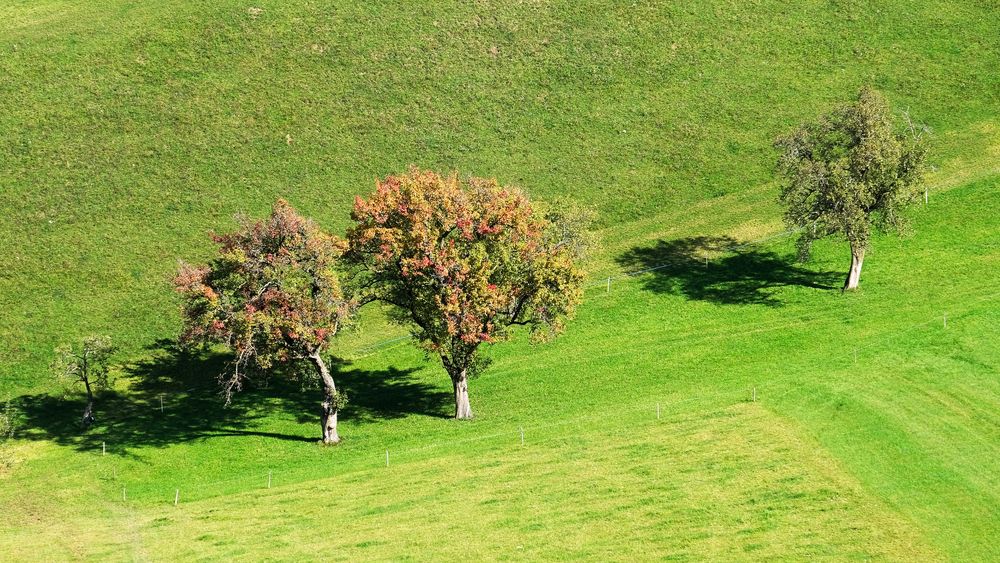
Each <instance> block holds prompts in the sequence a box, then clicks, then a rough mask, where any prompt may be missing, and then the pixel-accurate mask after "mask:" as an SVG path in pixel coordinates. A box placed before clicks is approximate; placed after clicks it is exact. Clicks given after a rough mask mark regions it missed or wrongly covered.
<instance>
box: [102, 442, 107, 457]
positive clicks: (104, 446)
mask: <svg viewBox="0 0 1000 563" xmlns="http://www.w3.org/2000/svg"><path fill="white" fill-rule="evenodd" d="M101 455H108V446H107V444H106V443H105V442H101Z"/></svg>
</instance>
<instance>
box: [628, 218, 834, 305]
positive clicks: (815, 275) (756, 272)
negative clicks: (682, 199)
mask: <svg viewBox="0 0 1000 563" xmlns="http://www.w3.org/2000/svg"><path fill="white" fill-rule="evenodd" d="M706 259H707V261H706ZM617 261H618V263H619V264H620V265H621V266H623V267H624V268H627V269H629V270H635V271H638V270H647V269H653V268H655V269H653V270H652V271H651V272H649V274H647V277H646V278H645V287H646V289H648V290H650V291H653V292H656V293H671V294H675V295H683V296H685V297H687V298H688V299H693V300H699V301H708V302H711V303H719V304H729V305H748V304H758V305H767V306H772V307H777V306H780V305H781V301H780V300H779V299H777V298H776V297H775V295H774V290H775V289H777V288H780V287H784V286H801V287H811V288H816V289H834V288H835V287H836V286H835V285H831V284H836V283H837V280H838V278H839V276H840V275H839V274H838V273H836V272H814V271H811V270H808V269H805V268H802V267H799V266H796V265H794V264H793V263H791V262H790V260H788V259H786V258H784V257H782V256H779V255H778V254H775V253H774V252H770V251H765V250H760V249H757V248H754V247H753V246H750V245H740V244H739V243H737V241H736V240H735V239H732V238H730V237H708V236H700V237H688V238H682V239H676V240H671V241H663V240H661V241H658V242H656V244H654V245H652V246H645V247H635V248H633V249H631V250H629V251H628V252H626V253H624V254H623V255H621V256H619V257H618V260H617Z"/></svg>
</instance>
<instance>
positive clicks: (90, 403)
mask: <svg viewBox="0 0 1000 563" xmlns="http://www.w3.org/2000/svg"><path fill="white" fill-rule="evenodd" d="M114 352H115V348H114V346H112V345H111V337H109V336H88V337H86V338H84V339H83V341H82V342H81V343H80V346H79V349H76V348H74V347H73V345H71V344H62V345H60V346H59V347H58V348H56V350H55V353H56V357H55V359H54V360H53V361H52V363H51V364H50V366H49V367H50V369H51V371H52V373H53V375H55V376H56V378H57V379H59V380H61V381H66V382H69V383H71V384H75V383H82V384H83V386H84V389H86V391H87V406H86V407H85V408H84V409H83V419H82V423H83V425H84V427H87V426H90V425H91V424H93V423H94V421H95V418H94V390H95V389H96V390H100V389H105V388H107V387H108V383H109V381H108V362H109V360H110V359H111V355H112V354H114Z"/></svg>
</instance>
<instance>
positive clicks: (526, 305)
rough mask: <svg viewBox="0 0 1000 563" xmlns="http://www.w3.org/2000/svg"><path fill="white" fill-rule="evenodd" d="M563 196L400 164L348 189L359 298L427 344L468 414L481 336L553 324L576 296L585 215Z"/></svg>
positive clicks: (499, 336) (543, 333)
mask: <svg viewBox="0 0 1000 563" xmlns="http://www.w3.org/2000/svg"><path fill="white" fill-rule="evenodd" d="M581 216H582V215H581V214H580V213H574V212H573V210H572V208H571V207H569V206H563V207H560V208H558V209H555V208H554V209H553V210H552V211H550V212H549V213H541V212H537V211H535V210H534V209H533V208H532V206H531V203H530V202H529V200H528V198H527V197H526V196H525V195H524V194H523V193H522V192H520V191H519V190H517V189H513V188H507V187H502V186H500V185H498V184H497V182H496V181H495V180H485V179H481V178H470V179H468V180H467V181H462V180H460V179H459V178H458V176H457V175H454V174H453V175H451V176H441V175H439V174H436V173H434V172H425V171H420V170H417V169H411V171H410V172H409V173H408V174H402V175H398V176H390V177H388V178H386V179H385V180H384V181H380V182H378V184H377V187H376V190H375V193H373V194H372V195H371V196H370V197H369V198H368V200H364V199H362V198H357V199H356V201H355V205H354V212H353V214H352V218H353V219H354V221H355V225H354V226H353V227H352V228H351V229H350V231H349V232H348V241H349V244H350V250H349V254H348V256H349V258H350V260H351V261H352V262H353V264H354V265H355V270H354V274H355V277H354V280H355V283H356V284H357V286H358V288H359V290H358V291H359V292H360V293H359V299H360V300H361V301H362V302H369V301H374V300H378V301H382V302H385V303H388V304H390V305H392V306H393V307H392V308H393V312H394V313H393V314H394V317H395V318H396V319H397V320H399V321H401V322H404V323H407V324H409V325H410V326H411V327H412V331H413V335H414V337H415V338H416V339H417V340H418V341H419V342H420V343H421V344H422V345H423V347H424V348H425V350H427V352H428V353H430V354H434V355H437V356H438V357H440V358H441V362H442V364H443V365H444V368H445V370H446V371H447V372H448V375H449V376H450V377H451V381H452V385H453V388H454V392H455V417H456V418H459V419H465V418H471V417H472V407H471V404H470V402H469V392H468V382H469V378H470V377H471V376H473V375H475V374H476V373H477V372H479V371H480V370H481V369H482V368H483V367H484V365H485V363H484V361H483V359H482V358H481V356H480V355H479V350H480V347H481V345H483V344H491V343H496V342H500V341H502V340H504V339H506V338H508V337H509V336H510V335H511V327H514V326H518V325H522V326H526V327H528V330H529V331H530V332H531V333H532V334H533V336H534V337H535V338H536V339H546V338H549V337H551V336H553V335H555V334H556V333H558V332H559V331H561V330H562V329H563V326H564V322H565V320H566V318H568V317H569V316H571V315H572V314H573V312H574V309H575V307H576V305H577V304H578V303H579V302H580V298H581V294H582V290H581V283H582V280H583V275H582V272H581V270H580V268H579V266H578V261H579V258H580V257H581V256H582V254H583V251H584V250H585V246H586V241H587V235H586V232H585V231H584V229H583V226H584V224H585V223H586V217H583V218H582V219H581Z"/></svg>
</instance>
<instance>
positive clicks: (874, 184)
mask: <svg viewBox="0 0 1000 563" xmlns="http://www.w3.org/2000/svg"><path fill="white" fill-rule="evenodd" d="M906 121H907V123H906V126H897V124H895V123H894V120H893V118H892V114H891V111H890V109H889V104H888V102H887V101H886V99H885V97H884V96H883V95H882V94H881V93H879V92H877V91H875V90H872V89H870V88H863V89H862V90H861V92H860V93H859V94H858V97H857V99H856V100H855V101H854V102H853V103H850V104H847V105H844V106H842V107H839V108H837V109H835V110H834V111H832V112H831V113H829V114H827V115H824V116H822V117H821V118H820V119H819V120H817V121H816V122H813V123H806V124H804V125H802V126H800V127H799V128H798V129H797V130H795V131H794V132H793V133H791V134H790V135H787V136H785V137H781V138H779V139H778V140H777V141H776V142H775V147H776V148H777V149H778V150H779V151H780V152H781V156H780V158H779V160H778V171H779V172H780V174H781V175H782V176H783V178H784V185H783V186H782V189H781V196H780V201H781V202H782V203H783V204H784V205H785V206H786V211H785V220H786V222H787V223H788V224H789V225H790V226H793V227H798V228H800V229H802V235H801V237H800V239H799V254H800V257H801V258H803V259H805V258H808V255H809V249H810V247H811V245H812V243H813V241H815V240H817V239H820V238H823V237H826V236H830V235H835V234H837V235H841V236H843V237H844V238H846V239H847V242H848V243H849V244H850V248H851V268H850V271H849V272H848V275H847V280H846V281H845V282H844V289H845V290H851V289H857V287H858V284H859V282H860V279H861V266H862V265H863V263H864V259H865V251H866V250H867V249H868V246H869V244H870V240H871V233H872V230H873V229H880V230H882V231H885V232H899V231H900V230H901V229H902V228H903V227H904V226H905V222H904V218H903V216H902V214H901V211H902V209H903V208H904V207H905V206H906V205H907V204H909V203H911V202H912V201H913V200H914V199H915V198H916V197H917V196H918V195H919V186H920V184H921V182H922V178H923V169H924V161H925V157H926V153H927V151H926V146H925V143H924V140H923V133H924V132H925V130H924V129H923V128H919V129H918V128H917V127H915V126H913V124H912V123H911V122H909V118H908V116H907V119H906Z"/></svg>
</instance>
